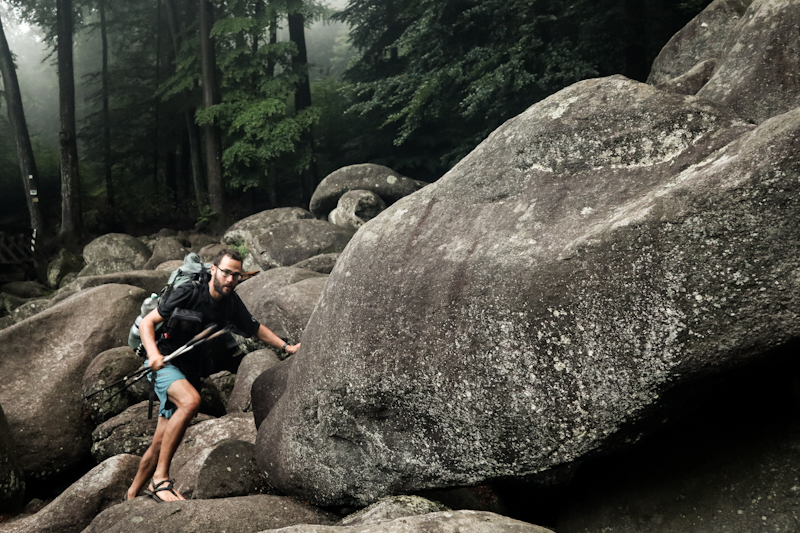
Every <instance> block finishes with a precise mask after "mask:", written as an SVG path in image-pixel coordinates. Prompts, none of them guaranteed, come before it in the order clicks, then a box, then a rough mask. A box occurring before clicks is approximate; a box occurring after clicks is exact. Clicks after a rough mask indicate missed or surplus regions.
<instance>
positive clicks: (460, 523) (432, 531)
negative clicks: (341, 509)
mask: <svg viewBox="0 0 800 533" xmlns="http://www.w3.org/2000/svg"><path fill="white" fill-rule="evenodd" d="M267 531H274V532H275V533H277V530H267ZM267 531H262V532H261V533H267ZM453 532H458V533H552V531H550V530H549V529H545V528H543V527H539V526H535V525H533V524H528V523H526V522H521V521H519V520H514V519H513V518H507V517H505V516H500V515H498V514H494V513H487V512H483V511H440V512H438V513H428V514H423V515H419V516H405V517H402V518H395V519H394V520H386V521H383V522H377V523H370V524H368V525H356V526H343V527H342V526H318V525H310V524H303V525H298V526H291V527H285V528H283V529H281V530H280V533H453Z"/></svg>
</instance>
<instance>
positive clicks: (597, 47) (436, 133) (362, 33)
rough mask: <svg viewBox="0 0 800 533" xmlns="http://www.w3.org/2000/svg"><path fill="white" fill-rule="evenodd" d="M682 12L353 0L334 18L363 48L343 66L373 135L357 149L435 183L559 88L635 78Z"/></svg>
mask: <svg viewBox="0 0 800 533" xmlns="http://www.w3.org/2000/svg"><path fill="white" fill-rule="evenodd" d="M698 1H699V0H698ZM697 3H698V2H697V1H694V0H693V1H692V4H693V6H694V7H697ZM705 3H706V4H707V3H708V1H707V0H705ZM704 5H705V4H704ZM678 10H680V8H679V7H677V6H676V4H675V3H667V2H663V0H592V1H589V0H570V1H558V0H350V2H349V3H348V5H347V8H346V9H344V10H343V11H342V12H341V13H340V14H339V15H337V18H338V19H339V20H343V21H345V22H347V23H349V24H350V25H351V26H352V30H351V39H352V42H353V44H354V45H355V46H356V47H358V49H359V50H360V52H361V56H360V58H359V59H358V60H357V61H356V62H355V63H354V64H353V65H352V66H351V67H350V68H349V69H348V71H347V72H346V79H347V80H349V81H350V82H351V83H352V91H353V94H354V100H355V102H354V105H352V106H351V108H350V111H351V112H354V113H358V114H360V115H361V116H362V117H364V118H366V119H368V120H370V121H371V122H372V123H374V124H376V125H377V126H378V127H379V128H380V132H381V133H380V134H377V135H376V134H374V133H372V132H370V135H368V136H367V135H365V136H363V137H362V138H360V139H359V140H360V141H361V145H362V146H364V147H369V148H370V149H371V150H372V153H371V154H370V155H369V157H368V158H369V159H370V160H373V161H380V160H381V159H387V158H390V157H391V158H393V160H394V162H395V163H396V167H395V168H396V169H397V170H400V171H403V172H406V173H409V174H412V175H416V176H419V177H422V178H428V179H435V178H437V177H438V176H439V175H441V174H442V173H443V172H444V171H446V170H447V169H449V168H450V167H451V166H452V165H453V164H455V163H456V162H457V161H458V160H459V159H461V158H462V157H463V156H464V155H466V154H467V153H468V152H469V151H470V150H471V149H472V148H474V147H475V146H476V145H477V144H478V143H479V142H480V141H481V140H483V139H484V138H485V137H486V136H487V135H488V134H489V133H490V132H491V131H493V130H494V129H496V128H497V127H498V126H499V125H500V124H502V123H503V122H504V121H505V120H507V119H509V118H510V117H512V116H514V115H516V114H518V113H520V112H522V111H523V110H524V109H526V108H527V107H529V106H530V105H532V104H534V103H536V102H537V101H539V100H541V99H542V98H545V97H547V96H548V95H550V94H552V93H553V92H555V91H557V90H559V89H561V88H563V87H565V86H567V85H570V84H572V83H574V82H576V81H579V80H581V79H585V78H587V77H592V76H604V75H609V74H614V73H622V74H626V75H628V76H632V77H634V78H638V79H643V77H644V76H646V72H643V66H644V65H649V64H650V63H651V62H652V60H653V58H654V57H655V55H656V54H657V53H658V51H659V50H660V49H661V47H662V46H663V45H664V43H666V41H667V40H668V39H669V38H670V37H671V36H672V34H673V33H674V32H675V31H677V30H678V29H680V27H681V26H682V25H683V24H684V23H685V22H686V21H687V20H688V18H691V16H693V14H694V13H688V12H682V13H681V16H680V17H678V16H676V13H677V12H678ZM695 13H696V11H695ZM687 17H688V18H687ZM665 21H669V24H667V23H666V22H665ZM642 28H648V31H647V32H644V31H642ZM653 29H657V31H652V30H653ZM387 154H391V155H387ZM390 166H395V165H392V164H390Z"/></svg>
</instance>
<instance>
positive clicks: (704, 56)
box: [647, 0, 752, 94]
mask: <svg viewBox="0 0 800 533" xmlns="http://www.w3.org/2000/svg"><path fill="white" fill-rule="evenodd" d="M751 2H752V0H714V1H713V2H711V3H710V4H709V5H708V6H707V7H706V8H705V9H704V10H703V11H701V12H700V13H699V14H698V15H697V16H696V17H695V18H694V19H692V20H691V22H689V23H688V24H687V25H686V26H684V27H683V28H682V29H681V30H680V31H679V32H678V33H676V34H675V35H673V36H672V38H671V39H670V40H669V42H668V43H667V44H666V45H664V48H662V49H661V52H660V53H659V54H658V57H656V59H655V61H653V66H652V68H651V69H650V75H649V76H648V77H647V83H649V84H651V85H656V86H659V87H662V86H664V87H667V86H672V87H675V86H676V83H674V82H672V80H675V79H676V78H679V77H682V76H685V75H686V74H687V73H688V72H690V71H691V70H693V69H695V68H697V66H698V65H700V64H701V63H708V62H710V63H711V64H713V65H715V64H716V63H717V61H719V60H720V59H722V58H723V57H724V56H725V54H726V53H727V52H728V46H729V44H728V42H727V41H728V39H729V38H730V36H731V34H733V33H734V32H736V31H737V28H738V26H739V23H740V22H741V17H742V15H744V12H745V10H746V9H747V6H748V5H750V3H751ZM706 81H708V79H706ZM698 89H699V87H698ZM695 92H697V91H695ZM683 94H693V93H688V92H684V93H683Z"/></svg>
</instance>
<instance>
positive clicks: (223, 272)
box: [214, 255, 242, 296]
mask: <svg viewBox="0 0 800 533" xmlns="http://www.w3.org/2000/svg"><path fill="white" fill-rule="evenodd" d="M241 275H242V264H241V263H240V262H239V261H236V260H235V259H231V258H230V257H228V256H227V255H226V256H225V257H223V258H222V260H221V261H220V262H219V266H216V267H215V269H214V290H216V291H217V292H218V293H219V294H221V295H222V296H228V295H229V294H230V293H232V292H233V289H234V288H236V284H237V283H239V279H241Z"/></svg>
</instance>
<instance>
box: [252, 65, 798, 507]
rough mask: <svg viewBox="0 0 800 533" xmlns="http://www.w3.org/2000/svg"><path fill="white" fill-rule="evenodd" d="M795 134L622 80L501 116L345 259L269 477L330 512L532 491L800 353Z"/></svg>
mask: <svg viewBox="0 0 800 533" xmlns="http://www.w3.org/2000/svg"><path fill="white" fill-rule="evenodd" d="M798 138H800V110H797V111H793V112H790V113H786V114H784V115H779V116H777V117H775V118H773V119H771V120H769V121H767V122H765V123H764V124H762V125H761V126H759V127H758V128H755V127H754V126H752V125H749V124H746V123H743V122H742V121H741V120H739V119H738V118H737V117H736V116H735V115H734V114H733V113H732V112H730V111H729V110H727V109H725V108H721V107H718V106H715V105H713V104H711V103H708V102H705V101H703V100H700V99H697V98H694V97H688V96H682V95H675V94H671V93H666V92H663V91H659V90H657V89H655V88H653V87H651V86H649V85H645V84H640V83H636V82H633V81H631V80H627V79H625V78H623V77H620V76H613V77H610V78H603V79H595V80H587V81H583V82H580V83H577V84H575V85H573V86H571V87H568V88H566V89H564V90H562V91H560V92H559V93H557V94H555V95H553V96H551V97H549V98H547V99H546V100H543V101H542V102H539V103H538V104H536V105H534V106H533V107H531V108H530V109H528V110H527V111H525V112H524V113H522V114H521V115H519V116H518V117H516V118H514V119H511V120H510V121H508V122H506V123H505V124H504V125H503V126H502V127H500V128H499V129H498V130H496V131H495V132H494V133H492V134H491V135H490V136H489V138H487V139H486V140H485V141H484V142H483V143H482V144H481V145H479V146H478V147H477V148H476V149H475V150H474V151H473V152H472V153H471V154H470V155H468V156H467V157H466V158H464V159H463V160H462V161H461V162H460V163H458V164H457V165H456V166H455V167H454V168H453V169H452V170H451V171H450V172H448V173H447V174H446V175H445V176H444V177H443V178H442V179H440V180H439V181H438V182H437V183H436V184H434V185H431V186H429V187H426V188H424V189H422V190H421V191H419V192H417V193H415V194H414V195H412V196H410V197H407V198H405V199H403V200H401V201H399V202H397V203H396V204H395V205H393V206H392V207H390V208H389V209H387V210H386V211H385V212H384V213H382V214H381V215H379V216H378V217H377V218H375V219H374V220H372V221H370V222H369V223H367V224H366V225H365V226H364V227H362V228H361V229H360V230H359V232H358V233H357V234H356V236H355V237H354V240H353V241H352V242H351V244H350V245H349V246H348V248H347V250H346V251H345V252H344V253H343V254H342V256H341V257H340V259H339V263H338V264H337V267H336V268H335V269H334V271H333V272H332V273H331V275H330V277H329V278H328V282H327V284H326V285H325V289H324V290H323V293H322V296H321V298H320V301H319V303H318V304H317V308H316V310H315V311H314V314H313V315H312V317H311V320H310V321H309V324H308V326H307V328H306V330H305V333H304V335H303V338H302V342H303V349H302V350H301V351H300V352H299V353H298V354H296V355H295V356H293V357H292V359H294V363H293V365H292V368H291V369H290V371H289V375H288V383H287V386H286V391H285V392H284V394H283V396H282V397H281V399H280V400H279V401H278V402H277V404H276V405H275V406H274V407H273V408H272V410H271V411H270V412H269V414H268V415H267V418H266V419H265V420H264V421H263V422H262V424H261V426H260V428H259V433H258V440H257V443H256V446H257V454H258V460H259V466H260V467H261V468H262V469H263V470H264V471H265V473H266V475H267V481H268V482H269V483H270V484H271V485H273V486H275V487H277V488H278V489H279V490H282V491H284V492H286V493H288V494H295V495H302V497H305V498H309V499H310V500H311V501H313V502H316V503H317V504H323V505H328V504H366V503H371V502H372V501H375V500H376V499H377V498H379V497H381V496H384V495H386V494H396V493H402V492H406V493H407V492H414V491H417V490H420V489H433V488H437V487H452V486H463V485H474V484H478V483H481V482H482V481H484V480H490V479H496V478H522V477H525V476H530V475H533V474H536V473H539V472H543V471H546V470H548V469H551V468H553V467H556V466H559V465H564V464H568V463H571V462H573V461H576V460H579V459H581V458H583V457H585V456H586V455H587V454H591V453H594V452H596V451H599V450H605V449H610V448H612V447H613V446H616V445H618V444H619V443H620V442H621V441H622V440H624V438H625V434H624V430H626V429H627V428H629V427H630V426H629V424H630V423H632V422H634V421H637V420H639V419H641V418H643V417H646V416H647V415H648V414H651V413H654V412H657V409H660V408H661V407H663V405H662V404H661V403H660V402H662V401H663V402H666V401H667V400H662V397H663V396H664V395H665V393H667V392H668V391H674V390H680V389H679V388H678V387H680V386H684V385H686V386H688V384H691V383H696V382H697V380H698V379H699V378H700V377H701V376H707V375H713V374H715V373H720V372H723V371H725V370H727V369H729V368H731V367H735V366H737V365H741V364H743V363H745V362H747V361H752V360H756V359H758V358H762V357H766V356H767V355H768V354H769V353H771V350H773V349H774V348H776V347H778V346H781V345H783V344H785V343H787V342H788V341H789V340H791V339H794V338H796V337H797V336H798V335H800V323H799V322H798V321H797V319H796V313H795V310H796V309H797V305H798V303H800V302H797V301H796V299H797V296H796V295H798V294H800V290H799V289H800V278H798V277H797V276H796V275H795V273H796V272H797V271H798V269H800V224H798V223H797V222H798V219H800V194H797V193H798V192H800V191H798V187H800V185H799V184H800V167H798V165H797V155H796V154H797V148H798ZM389 277H391V279H392V283H383V281H384V280H385V279H387V278H389ZM253 402H254V404H255V398H254V400H253ZM310 487H313V490H312V489H310Z"/></svg>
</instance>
